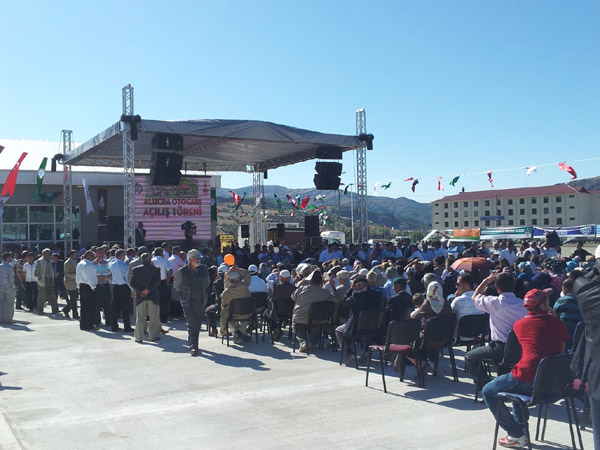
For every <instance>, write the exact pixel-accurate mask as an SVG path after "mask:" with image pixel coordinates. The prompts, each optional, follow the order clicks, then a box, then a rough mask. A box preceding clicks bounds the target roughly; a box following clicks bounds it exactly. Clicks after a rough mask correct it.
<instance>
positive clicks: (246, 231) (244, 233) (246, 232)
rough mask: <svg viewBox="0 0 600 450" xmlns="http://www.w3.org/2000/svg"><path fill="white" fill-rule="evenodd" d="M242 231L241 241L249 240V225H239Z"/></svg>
mask: <svg viewBox="0 0 600 450" xmlns="http://www.w3.org/2000/svg"><path fill="white" fill-rule="evenodd" d="M240 227H241V229H242V239H249V238H250V225H240Z"/></svg>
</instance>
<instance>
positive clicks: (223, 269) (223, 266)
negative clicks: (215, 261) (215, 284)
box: [217, 263, 229, 273]
mask: <svg viewBox="0 0 600 450" xmlns="http://www.w3.org/2000/svg"><path fill="white" fill-rule="evenodd" d="M228 270H229V266H228V265H227V264H225V263H223V264H221V265H220V266H219V268H218V269H217V272H218V273H225V272H227V271H228Z"/></svg>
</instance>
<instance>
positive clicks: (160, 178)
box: [150, 153, 183, 186]
mask: <svg viewBox="0 0 600 450" xmlns="http://www.w3.org/2000/svg"><path fill="white" fill-rule="evenodd" d="M182 166H183V155H179V154H177V153H152V161H151V163H150V178H151V179H152V184H158V185H165V186H178V185H179V184H180V183H181V167H182Z"/></svg>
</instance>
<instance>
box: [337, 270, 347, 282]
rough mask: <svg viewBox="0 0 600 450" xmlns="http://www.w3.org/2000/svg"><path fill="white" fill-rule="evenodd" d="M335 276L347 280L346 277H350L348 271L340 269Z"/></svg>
mask: <svg viewBox="0 0 600 450" xmlns="http://www.w3.org/2000/svg"><path fill="white" fill-rule="evenodd" d="M337 277H338V278H339V279H340V280H347V279H349V278H350V272H348V271H347V270H340V271H339V272H338V273H337Z"/></svg>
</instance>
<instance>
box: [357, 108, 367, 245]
mask: <svg viewBox="0 0 600 450" xmlns="http://www.w3.org/2000/svg"><path fill="white" fill-rule="evenodd" d="M361 134H367V117H366V114H365V110H364V108H361V109H359V110H358V111H356V135H357V136H360V135H361ZM356 191H357V201H356V203H357V205H356V210H357V215H358V229H359V237H360V242H361V243H362V242H367V241H368V240H369V218H368V214H367V143H366V142H363V141H361V142H360V147H359V148H358V149H356Z"/></svg>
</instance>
